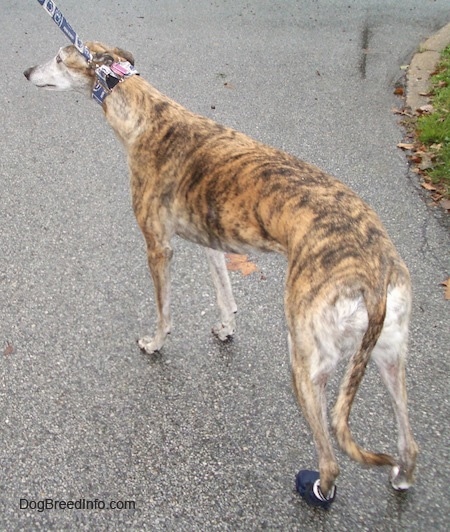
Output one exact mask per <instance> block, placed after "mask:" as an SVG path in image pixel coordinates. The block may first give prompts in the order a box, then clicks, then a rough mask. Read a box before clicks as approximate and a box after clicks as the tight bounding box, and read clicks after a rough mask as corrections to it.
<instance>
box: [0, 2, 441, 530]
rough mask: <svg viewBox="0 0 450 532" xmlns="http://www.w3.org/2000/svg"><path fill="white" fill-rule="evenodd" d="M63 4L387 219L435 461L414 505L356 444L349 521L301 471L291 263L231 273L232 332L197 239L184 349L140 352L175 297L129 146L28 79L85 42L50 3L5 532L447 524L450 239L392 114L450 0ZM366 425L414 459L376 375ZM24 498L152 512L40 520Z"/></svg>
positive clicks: (11, 75)
mask: <svg viewBox="0 0 450 532" xmlns="http://www.w3.org/2000/svg"><path fill="white" fill-rule="evenodd" d="M58 5H59V7H60V8H61V9H62V11H63V12H64V14H65V15H66V17H67V19H68V20H69V22H70V23H71V24H72V26H73V27H74V28H75V29H76V30H77V31H78V32H79V33H80V35H81V37H82V38H84V39H89V38H93V39H96V40H100V41H105V42H109V43H112V44H115V45H119V46H122V47H123V48H126V49H129V50H131V51H132V52H133V53H134V54H135V57H136V65H137V67H138V68H139V70H140V71H141V73H142V75H144V76H145V77H146V78H147V79H148V80H149V81H151V82H152V83H153V84H154V85H155V86H156V87H158V88H159V89H160V90H162V91H163V92H165V93H167V94H168V95H169V96H171V97H173V98H174V99H176V100H177V101H179V102H180V103H182V104H183V105H185V106H187V107H189V108H190V109H192V110H194V111H196V112H199V113H201V114H205V115H208V116H210V117H212V118H214V119H216V120H217V121H219V122H221V123H224V124H227V125H230V126H233V127H235V128H237V129H240V130H242V131H244V132H246V133H248V134H249V135H251V136H253V137H255V138H257V139H259V140H262V141H264V142H266V143H269V144H272V145H275V146H277V147H280V148H283V149H285V150H287V151H289V152H291V153H294V154H295V155H297V156H299V157H302V158H304V159H307V160H309V161H311V162H313V163H315V164H317V165H319V166H321V167H323V168H324V169H325V170H327V171H329V172H331V173H332V174H334V175H335V176H336V177H338V178H340V179H341V180H342V181H344V182H346V183H347V184H349V185H350V186H351V187H352V188H354V189H355V190H356V191H357V192H358V193H359V194H360V195H361V196H362V197H363V198H364V199H365V200H366V201H367V202H369V203H370V204H371V205H372V206H373V207H374V208H375V209H376V211H377V212H378V213H379V215H380V217H381V219H382V220H383V222H384V223H385V225H386V226H387V228H388V231H389V233H390V235H391V237H392V239H393V240H394V242H395V243H396V245H397V246H398V248H399V250H400V252H401V254H402V256H403V257H404V259H405V261H406V263H407V264H408V266H409V268H410V270H411V274H412V279H413V284H414V297H415V299H414V309H413V317H412V325H411V341H410V358H409V366H408V387H409V398H410V415H411V421H412V425H413V428H414V432H415V435H416V437H417V441H418V443H419V445H420V448H421V454H420V457H419V464H418V470H417V484H416V485H415V487H414V488H412V489H411V490H410V491H409V493H407V494H397V493H395V492H393V490H392V489H391V488H390V486H389V483H388V474H389V471H388V470H387V469H364V468H361V467H360V466H359V465H358V464H355V463H353V462H351V461H350V460H349V459H348V458H347V457H346V456H344V455H343V454H342V453H340V452H339V451H338V458H339V462H340V465H341V469H342V472H341V475H340V477H339V479H338V492H337V499H336V502H335V503H334V505H333V507H332V508H331V510H330V511H329V512H328V513H325V512H323V511H320V510H314V509H312V508H309V507H307V506H306V505H305V503H304V502H303V501H302V500H301V499H300V497H299V496H298V495H297V494H296V492H295V490H294V478H295V474H296V472H297V471H298V470H299V469H302V468H315V467H316V461H315V452H314V447H313V444H312V441H311V435H310V432H309V429H308V427H307V425H306V423H305V421H304V420H303V418H302V416H301V415H300V413H299V411H298V408H297V405H296V403H295V400H294V396H293V393H292V390H291V385H290V372H289V361H288V354H287V340H286V327H285V323H284V318H283V308H282V299H283V278H284V270H285V262H284V259H282V258H280V257H278V256H275V255H264V256H257V255H252V256H251V259H252V260H254V261H255V262H256V263H257V264H258V266H259V268H260V273H256V274H252V275H250V276H247V277H243V276H241V275H240V274H239V273H233V274H232V282H233V286H234V290H235V296H236V299H237V302H238V305H239V313H238V331H237V334H236V338H235V339H234V341H233V342H231V343H229V344H225V345H222V344H220V342H218V341H216V340H215V339H214V338H213V337H212V335H211V333H210V328H211V326H212V325H213V323H214V321H215V319H216V316H217V312H216V308H215V299H214V293H213V290H212V285H211V282H210V279H209V276H208V270H207V267H206V265H205V260H204V255H203V253H202V250H201V249H199V248H197V247H195V246H192V245H190V244H188V243H185V242H183V241H181V240H177V241H176V242H175V243H174V247H175V259H174V264H173V304H172V307H173V317H174V329H173V332H172V335H171V338H170V340H169V341H168V343H167V345H166V346H165V348H164V350H163V351H162V352H161V353H160V354H159V355H155V356H148V355H145V354H143V353H141V352H140V351H139V349H138V347H137V345H136V340H137V338H138V337H140V336H141V335H144V334H149V333H151V332H152V326H153V323H154V316H155V312H154V296H153V291H152V286H151V281H150V276H149V274H148V272H147V265H146V256H145V249H144V243H143V239H142V237H141V235H140V233H139V230H138V228H137V225H136V222H135V221H134V217H133V214H132V210H131V205H130V197H129V190H128V177H127V168H126V161H125V156H124V153H123V150H122V148H121V146H120V145H119V142H118V141H117V140H116V138H115V137H114V135H113V133H112V131H111V130H110V129H109V128H108V126H107V125H106V123H105V121H104V119H103V117H102V112H101V109H100V108H99V106H97V104H95V103H94V102H91V101H88V100H86V99H84V98H83V97H82V96H81V95H77V94H75V93H65V94H63V93H58V94H57V93H49V92H42V91H38V90H37V89H36V88H35V87H34V86H32V85H31V84H30V83H28V82H26V80H25V78H24V77H23V75H22V72H23V70H24V69H26V68H27V67H29V66H31V65H34V64H37V63H41V62H43V61H45V60H47V59H49V58H50V57H52V56H53V55H54V54H55V53H56V51H57V50H58V48H59V47H60V46H63V45H66V44H67V41H66V40H65V38H64V36H63V35H62V33H60V31H59V30H58V28H57V27H56V26H55V25H54V24H53V23H52V21H51V20H50V18H49V17H48V16H47V15H46V14H45V13H44V11H43V10H42V9H41V8H40V7H39V5H38V3H37V2H35V1H33V0H29V1H27V2H16V3H11V2H8V3H7V2H2V3H1V4H0V16H1V19H2V31H1V33H0V43H1V50H2V65H3V66H2V71H3V75H2V81H1V82H0V101H1V105H0V108H1V110H0V113H1V128H2V151H1V156H0V164H1V178H0V249H1V253H0V368H1V370H0V401H1V403H0V421H1V432H0V529H2V530H32V529H33V530H51V529H54V530H125V529H134V530H137V529H148V530H186V531H190V530H261V529H269V530H370V531H373V530H380V531H381V530H382V531H386V530H417V531H419V530H448V525H449V518H448V515H449V512H450V501H449V497H448V485H449V482H450V473H449V467H448V463H449V424H450V423H449V419H450V416H449V408H448V406H449V395H448V376H449V357H448V355H449V351H448V349H449V345H450V327H449V303H448V302H445V301H444V298H443V287H442V286H440V283H441V282H442V281H444V280H445V279H447V278H448V276H449V272H450V264H449V249H450V247H449V243H450V238H449V232H448V225H446V222H445V220H444V219H443V217H442V216H441V215H440V214H439V212H438V211H437V209H436V208H434V207H432V206H430V205H429V203H430V201H429V199H427V198H426V197H425V196H424V195H423V194H422V192H421V190H420V186H419V185H418V184H417V182H416V177H415V176H413V175H412V174H410V173H409V171H408V165H407V161H406V158H405V156H404V154H403V153H402V152H401V151H400V150H399V149H398V148H397V147H396V145H397V143H398V142H400V141H401V140H402V136H403V130H402V129H401V127H400V125H399V120H398V116H396V115H394V114H393V113H392V108H394V107H399V106H401V105H402V102H401V100H399V99H398V98H397V97H396V96H394V95H393V89H394V85H395V82H396V81H398V80H399V79H400V78H401V76H402V74H403V71H402V70H401V68H400V67H401V66H402V65H404V64H407V63H408V61H409V60H410V58H411V55H412V54H413V52H414V51H415V50H416V49H417V47H418V46H419V43H420V41H421V40H422V39H424V38H426V37H427V36H429V35H431V34H432V33H433V32H434V31H435V30H437V29H438V28H439V27H441V26H443V25H444V24H445V23H447V22H448V21H449V20H450V5H449V3H448V0H436V1H431V0H414V1H410V2H397V1H396V0H365V1H356V0H347V1H345V2H344V1H342V2H340V1H337V0H334V1H331V0H330V1H327V2H325V1H313V0H305V1H303V2H294V1H282V2H281V1H273V0H271V1H269V0H259V1H248V0H245V1H241V0H234V1H233V2H227V1H222V2H221V1H214V0H196V1H195V2H193V1H192V2H189V1H187V0H185V1H181V0H180V1H176V0H165V1H156V0H155V1H144V0H134V1H132V2H122V1H120V2H113V3H112V2H109V1H107V0H97V1H96V2H76V1H74V0H61V1H60V2H58ZM225 84H226V85H225ZM213 107H215V108H213ZM338 377H339V376H337V377H336V378H335V379H334V380H333V381H332V383H331V384H330V403H331V402H332V399H333V398H334V396H335V392H336V386H337V382H338ZM351 426H352V430H353V431H354V433H355V436H356V438H357V440H358V441H359V442H360V443H361V444H363V445H365V446H367V447H368V448H371V449H374V450H385V451H389V452H393V453H395V452H396V432H395V425H394V422H393V414H392V410H391V407H390V403H389V400H388V398H387V396H386V393H385V390H384V388H383V387H382V385H381V382H380V379H379V377H378V374H377V372H376V371H375V369H374V368H373V367H372V366H369V368H368V371H367V375H366V379H365V381H364V383H363V386H362V388H361V390H360V391H359V393H358V396H357V401H356V404H355V406H354V408H353V411H352V419H351ZM21 499H27V500H28V501H41V500H44V499H50V500H64V501H70V500H72V501H78V500H79V499H85V500H89V501H95V500H98V501H105V502H106V504H107V505H108V504H109V501H135V509H134V510H130V509H127V510H108V509H105V510H100V509H97V510H82V509H72V510H70V509H65V510H63V509H57V510H56V509H55V510H47V511H43V512H40V511H38V510H37V509H31V508H30V507H29V508H28V509H20V500H21ZM22 504H24V503H22Z"/></svg>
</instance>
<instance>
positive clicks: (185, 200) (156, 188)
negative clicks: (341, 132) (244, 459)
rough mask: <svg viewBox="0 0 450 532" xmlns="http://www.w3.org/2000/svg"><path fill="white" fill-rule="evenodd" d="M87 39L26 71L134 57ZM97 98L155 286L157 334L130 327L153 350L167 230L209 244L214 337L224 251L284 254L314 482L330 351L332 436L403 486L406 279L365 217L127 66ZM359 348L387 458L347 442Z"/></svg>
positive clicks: (364, 211)
mask: <svg viewBox="0 0 450 532" xmlns="http://www.w3.org/2000/svg"><path fill="white" fill-rule="evenodd" d="M87 46H88V47H89V49H90V50H91V52H92V53H93V54H94V63H95V64H88V63H87V62H86V60H85V59H84V58H83V57H82V56H81V55H80V54H79V53H78V52H77V51H76V50H75V49H74V47H73V46H68V47H66V48H63V49H61V50H60V52H59V54H58V55H57V56H56V58H55V59H52V60H51V61H49V62H48V63H46V64H44V65H42V66H37V67H33V68H31V69H28V70H27V71H26V72H25V75H26V77H27V78H28V79H30V80H31V81H32V82H33V83H34V84H35V85H38V86H41V87H45V88H49V89H55V90H81V91H84V92H87V93H90V92H91V91H92V88H93V85H94V79H95V75H94V69H95V66H96V65H99V64H102V63H108V62H111V61H112V60H114V61H119V60H128V61H130V62H133V58H132V56H131V54H129V53H128V52H125V51H123V50H121V49H118V48H110V47H108V46H105V45H102V44H100V43H97V42H90V43H87ZM103 110H104V113H105V116H106V119H107V121H108V122H109V123H110V125H111V126H112V128H113V129H114V131H115V132H116V134H117V135H118V137H119V138H120V140H121V141H122V143H123V145H124V146H125V149H126V152H127V156H128V164H129V168H130V179H131V193H132V202H133V209H134V212H135V215H136V218H137V221H138V224H139V226H140V228H141V230H142V232H143V235H144V237H145V240H146V243H147V254H148V263H149V267H150V271H151V274H152V278H153V281H154V285H155V291H156V302H157V313H158V320H157V329H156V333H155V335H154V336H153V337H151V338H149V337H145V338H142V339H141V340H140V341H139V345H140V347H141V348H142V349H144V350H145V351H147V352H148V353H152V352H154V351H157V350H159V349H161V347H162V346H163V343H164V340H165V338H166V336H167V334H168V333H169V332H170V327H171V320H170V310H169V291H170V287H169V262H170V259H171V256H172V249H171V247H170V240H171V237H172V236H173V235H174V234H178V235H180V236H182V237H184V238H186V239H188V240H190V241H192V242H195V243H197V244H201V245H202V246H205V248H206V250H207V256H208V259H209V263H210V268H211V273H212V277H213V281H214V284H215V287H216V291H217V299H218V303H219V308H220V314H221V321H220V323H219V324H218V325H217V326H215V328H214V329H213V330H214V332H215V333H216V334H217V335H218V336H219V338H221V339H222V340H225V339H226V338H227V337H229V336H231V335H232V334H233V332H234V328H235V321H234V313H235V311H236V304H235V302H234V298H233V295H232V292H231V285H230V281H229V278H228V274H227V271H226V267H225V261H224V257H223V253H222V251H232V252H237V253H240V252H243V251H247V250H248V249H255V248H256V249H259V250H264V251H277V252H279V253H282V254H284V255H285V256H286V258H287V261H288V270H287V277H286V291H285V312H286V319H287V324H288V330H289V346H290V353H291V362H292V375H293V383H294V390H295V393H296V396H297V399H298V401H299V403H300V405H301V406H302V409H303V412H304V414H305V416H306V419H307V421H308V422H309V424H310V426H311V429H312V432H313V436H314V441H315V445H316V448H317V453H318V460H319V470H320V482H321V489H322V491H323V493H329V492H330V490H331V489H332V487H333V486H334V483H335V480H336V477H337V476H338V473H339V468H338V465H337V462H336V459H335V456H334V452H333V449H332V446H331V442H330V437H329V433H328V428H327V414H326V397H325V387H326V383H327V380H328V377H329V375H330V374H331V372H332V371H333V370H334V368H335V366H336V364H337V362H338V361H339V359H341V358H348V359H349V363H348V369H347V373H346V375H345V377H344V379H343V382H342V384H341V388H340V392H339V396H338V399H337V402H336V406H335V408H334V411H333V416H332V425H333V428H334V430H335V433H336V437H337V440H338V442H339V444H340V446H341V447H342V448H343V449H344V450H345V451H346V452H347V453H348V454H349V456H351V457H352V458H353V459H355V460H358V461H359V462H362V463H366V464H377V465H386V464H388V465H391V466H393V468H392V474H391V482H392V485H393V486H394V488H396V489H407V488H408V487H409V486H410V484H411V483H412V477H413V471H414V467H415V461H416V454H417V446H416V444H415V442H414V439H413V436H412V434H411V430H410V427H409V422H408V413H407V405H406V387H405V359H406V343H407V335H408V321H409V314H410V307H411V288H410V279H409V274H408V271H407V269H406V266H405V265H404V263H403V262H402V260H401V259H400V257H399V255H398V253H397V251H396V250H395V248H394V246H393V244H392V242H391V240H390V239H389V237H388V235H387V234H386V231H385V229H384V228H383V226H382V224H381V222H380V220H379V219H378V217H377V215H376V214H375V213H374V212H373V211H372V210H371V209H370V208H369V207H368V206H367V205H366V204H365V203H364V202H363V201H362V200H361V199H360V198H359V197H358V196H357V195H356V194H355V193H354V192H352V191H351V190H350V189H349V188H347V187H346V186H345V185H343V184H342V183H340V182H339V181H337V180H336V179H334V178H333V177H331V176H329V175H327V174H326V173H324V172H323V171H322V170H320V169H318V168H316V167H315V166H312V165H311V164H308V163H306V162H303V161H301V160H299V159H297V158H295V157H293V156H292V155H288V154H287V153H284V152H282V151H280V150H277V149H274V148H271V147H269V146H265V145H263V144H261V143H259V142H256V141H255V140H252V139H251V138H249V137H247V136H246V135H244V134H242V133H239V132H237V131H234V130H232V129H230V128H227V127H224V126H221V125H219V124H217V123H215V122H213V121H212V120H210V119H208V118H204V117H201V116H198V115H196V114H193V113H191V112H190V111H188V110H186V109H184V108H183V107H182V106H180V105H179V104H177V103H175V102H173V101H172V100H170V99H169V98H168V97H167V96H164V95H163V94H161V93H160V92H159V91H158V90H156V89H155V88H154V87H152V86H151V85H150V84H149V83H147V82H146V81H145V80H144V79H143V78H141V77H139V76H133V77H131V78H129V79H127V80H125V81H124V82H123V83H119V84H118V85H117V86H116V87H115V88H114V90H113V91H112V93H111V94H110V95H109V96H108V97H107V98H106V100H105V101H104V104H103ZM370 356H372V358H373V359H374V360H375V362H376V363H377V365H378V367H379V369H380V372H381V376H382V378H383V380H384V382H385V384H386V386H387V389H388V390H389V392H390V394H391V397H392V402H393V405H394V411H395V414H396V418H397V422H398V429H399V437H398V449H399V460H398V461H395V460H394V459H393V458H392V457H391V456H389V455H386V454H380V453H373V452H370V451H367V450H364V449H362V448H361V447H359V446H358V445H357V443H356V442H355V441H354V440H353V438H352V435H351V433H350V430H349V427H348V418H349V414H350V408H351V405H352V402H353V399H354V397H355V394H356V391H357V389H358V387H359V384H360V382H361V379H362V377H363V375H364V371H365V368H366V365H367V363H368V360H369V357H370Z"/></svg>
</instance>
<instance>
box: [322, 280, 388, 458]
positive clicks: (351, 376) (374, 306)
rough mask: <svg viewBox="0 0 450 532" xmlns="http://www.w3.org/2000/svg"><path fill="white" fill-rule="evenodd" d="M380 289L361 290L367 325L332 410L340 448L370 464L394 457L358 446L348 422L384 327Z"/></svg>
mask: <svg viewBox="0 0 450 532" xmlns="http://www.w3.org/2000/svg"><path fill="white" fill-rule="evenodd" d="M389 277H390V276H386V280H385V282H384V286H380V287H379V290H375V291H373V290H370V291H369V290H368V291H367V292H365V293H363V297H364V301H365V304H366V308H367V314H368V318H369V321H368V326H367V330H366V332H365V334H364V336H363V339H362V342H361V346H360V349H359V351H358V352H357V353H356V354H355V355H354V356H353V357H352V358H351V359H350V362H349V364H348V367H347V371H346V374H345V376H344V378H343V380H342V384H341V387H340V390H339V395H338V398H337V401H336V405H335V407H334V409H333V418H332V424H333V428H334V431H335V434H336V438H337V441H338V443H339V445H340V447H341V448H342V449H343V450H344V451H345V452H346V453H347V454H348V455H349V456H350V458H352V459H353V460H356V461H357V462H360V463H363V464H370V465H395V461H394V458H392V456H390V455H388V454H383V453H374V452H371V451H367V450H365V449H363V448H361V447H360V446H359V445H358V444H357V443H356V442H355V440H354V439H353V436H352V434H351V432H350V428H349V425H348V420H349V416H350V410H351V407H352V404H353V400H354V398H355V395H356V392H357V390H358V388H359V385H360V383H361V380H362V378H363V376H364V373H365V370H366V366H367V363H368V361H369V358H370V354H371V352H372V350H373V348H374V347H375V344H376V343H377V340H378V338H379V336H380V334H381V331H382V329H383V323H384V318H385V316H386V298H387V285H388V282H389Z"/></svg>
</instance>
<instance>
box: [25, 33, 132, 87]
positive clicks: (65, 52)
mask: <svg viewBox="0 0 450 532" xmlns="http://www.w3.org/2000/svg"><path fill="white" fill-rule="evenodd" d="M86 46H87V47H88V48H89V50H90V52H91V54H92V61H88V60H87V59H86V58H85V57H84V56H83V55H81V54H80V53H79V52H78V50H77V49H76V48H75V46H73V45H70V46H65V47H64V48H61V49H60V50H59V52H58V54H57V55H56V57H54V58H53V59H51V60H50V61H48V62H47V63H44V64H43V65H37V66H34V67H31V68H28V69H27V70H25V72H24V75H25V77H26V78H27V79H28V80H30V81H31V83H33V84H34V85H36V87H41V88H43V89H47V90H54V91H78V92H88V93H91V92H92V88H93V86H94V84H95V69H96V68H97V67H99V66H100V65H108V66H109V65H111V64H112V63H115V62H120V61H128V62H129V63H131V64H132V65H134V58H133V55H132V54H131V53H130V52H126V51H125V50H122V49H121V48H113V47H110V46H107V45H105V44H102V43H99V42H95V41H88V42H86Z"/></svg>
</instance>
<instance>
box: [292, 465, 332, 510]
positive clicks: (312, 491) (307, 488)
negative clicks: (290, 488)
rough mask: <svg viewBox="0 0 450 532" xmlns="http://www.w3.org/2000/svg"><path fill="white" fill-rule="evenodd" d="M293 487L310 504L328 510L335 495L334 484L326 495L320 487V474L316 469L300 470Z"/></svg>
mask: <svg viewBox="0 0 450 532" xmlns="http://www.w3.org/2000/svg"><path fill="white" fill-rule="evenodd" d="M295 487H296V489H297V491H298V492H299V493H300V495H301V496H302V497H303V498H304V499H305V501H306V502H307V503H308V504H309V505H310V506H317V507H319V508H324V509H325V510H328V508H329V507H330V505H331V503H332V502H333V501H334V498H335V497H336V486H333V489H332V490H331V494H330V495H329V496H328V497H325V495H324V494H323V493H322V491H321V489H320V475H319V473H318V472H317V471H308V470H306V469H304V470H302V471H300V472H299V473H298V474H297V477H296V478H295Z"/></svg>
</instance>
